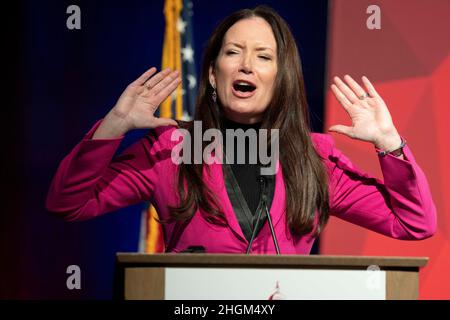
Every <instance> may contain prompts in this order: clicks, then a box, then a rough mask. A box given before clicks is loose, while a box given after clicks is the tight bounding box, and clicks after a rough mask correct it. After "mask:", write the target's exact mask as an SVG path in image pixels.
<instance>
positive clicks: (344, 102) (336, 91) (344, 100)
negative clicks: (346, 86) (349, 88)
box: [331, 84, 352, 113]
mask: <svg viewBox="0 0 450 320" xmlns="http://www.w3.org/2000/svg"><path fill="white" fill-rule="evenodd" d="M331 91H333V93H334V96H335V97H336V99H337V100H338V101H339V103H340V104H341V105H342V106H343V107H344V109H345V111H347V113H349V112H350V111H349V108H350V107H351V105H352V103H351V102H350V101H348V99H347V97H346V96H345V95H344V94H343V93H342V92H341V90H339V88H338V87H337V86H336V85H334V84H332V85H331Z"/></svg>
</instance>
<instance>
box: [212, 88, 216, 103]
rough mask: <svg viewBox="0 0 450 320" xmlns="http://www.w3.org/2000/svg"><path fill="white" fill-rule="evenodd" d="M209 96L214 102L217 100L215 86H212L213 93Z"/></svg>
mask: <svg viewBox="0 0 450 320" xmlns="http://www.w3.org/2000/svg"><path fill="white" fill-rule="evenodd" d="M211 97H212V99H213V101H214V102H217V93H216V88H214V87H213V93H212V95H211Z"/></svg>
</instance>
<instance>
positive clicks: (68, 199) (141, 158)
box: [46, 120, 170, 221]
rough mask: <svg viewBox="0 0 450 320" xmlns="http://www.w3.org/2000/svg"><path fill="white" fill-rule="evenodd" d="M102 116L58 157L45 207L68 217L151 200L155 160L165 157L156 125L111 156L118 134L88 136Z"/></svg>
mask: <svg viewBox="0 0 450 320" xmlns="http://www.w3.org/2000/svg"><path fill="white" fill-rule="evenodd" d="M101 121H102V120H100V121H98V122H97V123H96V124H95V125H94V127H93V128H92V129H91V130H90V131H89V132H88V133H87V134H86V135H85V137H84V139H82V141H81V142H79V143H78V144H77V145H76V146H75V148H74V149H72V151H71V152H70V153H69V154H68V155H67V156H66V157H65V158H64V159H63V160H62V162H61V163H60V165H59V167H58V169H57V171H56V174H55V175H54V177H53V180H52V182H51V185H50V188H49V191H48V194H47V199H46V208H47V210H48V211H50V212H54V213H57V214H60V215H61V216H62V217H63V218H64V219H66V220H68V221H80V220H87V219H91V218H94V217H96V216H98V215H101V214H103V213H106V212H110V211H114V210H116V209H119V208H122V207H126V206H129V205H132V204H136V203H138V202H140V201H143V200H149V201H151V200H152V198H153V195H154V192H155V183H156V182H157V181H158V165H159V162H160V161H163V160H164V159H167V157H169V158H170V151H169V152H167V150H165V148H164V145H163V144H162V143H161V141H159V140H158V139H157V138H156V134H155V130H150V132H149V134H147V135H146V136H145V137H143V138H141V139H140V140H139V141H137V142H135V143H134V144H132V145H131V146H130V147H128V148H127V149H126V150H124V152H122V153H121V154H120V155H119V156H116V157H114V155H115V153H116V151H117V149H118V147H119V145H120V143H121V141H122V140H123V137H120V138H113V139H92V136H93V134H94V133H95V131H96V130H97V128H98V126H99V125H100V123H101Z"/></svg>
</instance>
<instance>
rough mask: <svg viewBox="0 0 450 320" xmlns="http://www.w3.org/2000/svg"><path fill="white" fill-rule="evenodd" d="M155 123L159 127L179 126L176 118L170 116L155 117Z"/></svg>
mask: <svg viewBox="0 0 450 320" xmlns="http://www.w3.org/2000/svg"><path fill="white" fill-rule="evenodd" d="M155 124H156V126H157V127H161V126H177V127H178V122H176V121H175V120H174V119H170V118H155Z"/></svg>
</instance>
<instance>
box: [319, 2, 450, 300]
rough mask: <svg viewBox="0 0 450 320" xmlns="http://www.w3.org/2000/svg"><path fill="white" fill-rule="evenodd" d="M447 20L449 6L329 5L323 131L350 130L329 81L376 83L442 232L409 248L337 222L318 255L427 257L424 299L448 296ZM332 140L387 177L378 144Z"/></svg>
mask: <svg viewBox="0 0 450 320" xmlns="http://www.w3.org/2000/svg"><path fill="white" fill-rule="evenodd" d="M371 5H376V7H374V6H372V7H371ZM449 18H450V1H448V0H433V1H422V0H397V1H373V0H371V1H365V0H345V1H344V0H336V1H330V7H329V33H328V34H329V38H328V39H329V40H328V68H327V73H328V76H327V77H328V80H327V83H326V87H327V88H328V89H327V92H326V117H325V118H326V120H325V125H326V128H328V127H330V126H331V125H333V124H349V120H348V116H347V115H346V114H345V112H344V111H343V109H342V107H341V106H340V105H339V104H338V103H337V102H336V100H335V98H334V96H333V95H332V92H331V90H330V88H329V86H330V84H331V82H332V77H333V76H335V75H338V76H343V75H344V74H350V75H351V76H353V77H354V78H358V79H360V78H361V76H362V75H366V76H367V77H368V78H369V79H370V80H372V82H373V83H374V85H375V88H376V89H377V90H378V92H379V93H380V95H381V96H382V97H383V98H384V100H385V101H386V103H387V105H388V107H389V110H390V111H391V114H392V117H393V120H394V123H395V124H396V126H397V129H398V130H399V132H400V134H401V135H403V136H404V137H405V138H406V139H407V141H408V143H409V145H410V146H411V148H412V150H413V153H414V155H415V158H416V160H417V161H418V163H419V164H420V165H421V167H422V169H423V170H424V172H425V174H426V175H427V177H428V179H429V183H430V187H431V191H432V193H433V197H434V200H435V203H436V207H437V211H438V231H437V233H436V235H435V236H434V237H432V238H430V239H427V240H424V241H418V242H408V241H401V240H394V239H389V238H387V237H385V236H382V235H378V234H376V233H374V232H371V231H367V230H365V229H362V228H360V227H357V226H354V225H351V224H349V223H347V222H343V221H339V220H338V219H335V218H332V219H331V221H330V224H329V225H328V227H327V229H326V231H325V233H324V236H323V237H322V239H321V253H322V254H356V255H393V256H395V255H399V256H427V257H429V258H430V261H429V264H428V266H427V267H425V268H424V269H423V272H422V274H421V278H420V281H421V286H420V298H422V299H442V298H444V299H449V298H450V274H449V272H448V270H449V269H448V268H449V266H450V244H449V241H448V237H449V235H450V230H449V229H450V217H449V215H448V214H447V213H448V211H449V209H450V200H449V198H448V194H449V191H450V169H449V167H448V163H450V151H449V148H448V145H449V142H448V140H449V138H450V133H449V128H450V111H449V103H450V90H449V88H450V55H449V52H450V42H449V41H448V32H449V30H450V19H449ZM372 27H375V29H371V28H372ZM377 27H380V28H379V29H377ZM333 136H334V137H335V138H336V142H337V147H338V148H340V149H341V150H343V151H344V153H346V154H347V155H348V156H349V157H350V158H351V159H352V160H354V162H355V164H356V165H357V166H359V167H360V168H361V169H363V170H366V171H368V172H370V173H372V174H374V175H376V176H377V177H379V178H382V175H381V171H380V169H379V162H378V158H377V156H376V154H375V152H374V148H373V146H371V145H370V144H368V143H363V142H359V141H355V140H352V139H350V138H347V137H343V136H339V135H338V134H334V133H333ZM446 195H447V197H446Z"/></svg>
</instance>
